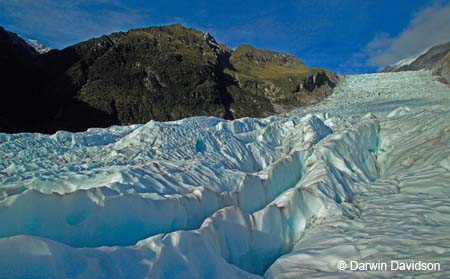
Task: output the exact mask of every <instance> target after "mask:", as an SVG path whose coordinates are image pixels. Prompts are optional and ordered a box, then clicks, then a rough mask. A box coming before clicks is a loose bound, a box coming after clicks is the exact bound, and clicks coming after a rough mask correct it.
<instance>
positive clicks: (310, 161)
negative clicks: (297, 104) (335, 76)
mask: <svg viewBox="0 0 450 279" xmlns="http://www.w3.org/2000/svg"><path fill="white" fill-rule="evenodd" d="M449 100H450V90H449V89H448V88H447V87H445V86H444V85H442V84H440V83H437V82H436V81H434V79H433V77H432V75H431V73H430V72H426V71H420V72H407V73H406V72H400V73H388V74H373V75H359V76H348V77H345V78H344V79H343V80H342V81H341V83H340V84H339V85H338V87H337V89H336V91H335V92H334V94H333V95H332V96H331V97H330V98H328V99H326V100H325V101H324V102H322V103H320V104H318V105H317V106H314V107H311V108H308V109H302V110H297V111H294V112H292V113H290V114H289V115H285V116H277V117H269V118H266V119H251V118H244V119H239V120H235V121H225V120H221V119H216V118H208V117H196V118H189V119H185V120H181V121H176V122H169V123H159V122H149V123H147V124H145V125H134V126H126V127H111V128H108V129H91V130H89V131H87V132H84V133H75V134H73V133H67V132H58V133H56V134H54V135H41V134H15V135H6V134H0V158H1V159H0V169H1V171H0V220H2V222H1V223H2V225H0V237H1V238H0V257H1V259H2V260H0V277H1V278H3V277H6V278H9V277H13V278H261V277H266V278H310V277H314V276H316V277H326V276H331V277H342V278H349V277H352V276H354V277H355V278H358V277H361V276H364V274H363V275H362V274H361V273H351V272H350V271H348V272H347V271H343V272H341V271H338V270H337V269H336V262H337V261H338V260H350V259H357V260H361V261H362V260H376V259H385V258H386V259H406V258H408V259H416V258H417V260H420V259H423V258H426V257H430V259H431V258H432V257H434V259H436V260H440V261H442V262H445V261H447V262H448V256H446V255H447V254H448V251H449V247H450V226H449V225H450V223H449V222H448V220H450V216H448V215H449V214H450V209H449V207H448V205H447V203H448V200H449V198H450V197H449V195H450V188H449V186H450V184H449V182H448V181H450V180H449V178H450V175H449V174H448V173H449V170H450V159H449V158H450V146H449V145H450V122H448V121H446V119H449V117H450V106H449V104H450V102H449ZM437 227H438V228H439V229H435V228H437ZM405 247H408V249H405ZM445 272H446V271H445V270H444V271H441V273H439V274H427V275H429V276H436V278H443V277H446V274H447V273H445ZM371 275H372V276H373V275H374V274H373V273H372V274H371ZM376 275H377V276H381V277H383V276H384V277H386V278H391V277H393V276H403V275H404V276H411V274H408V273H403V274H391V273H380V274H376ZM438 275H439V276H438ZM447 276H450V274H447Z"/></svg>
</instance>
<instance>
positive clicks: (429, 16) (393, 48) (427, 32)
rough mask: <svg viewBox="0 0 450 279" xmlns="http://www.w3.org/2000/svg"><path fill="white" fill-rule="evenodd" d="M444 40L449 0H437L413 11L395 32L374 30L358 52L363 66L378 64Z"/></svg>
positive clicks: (448, 31) (449, 31)
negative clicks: (391, 33) (419, 9)
mask: <svg viewBox="0 0 450 279" xmlns="http://www.w3.org/2000/svg"><path fill="white" fill-rule="evenodd" d="M447 41H450V3H447V4H445V5H443V4H441V3H437V4H435V5H433V6H431V7H428V8H426V9H424V10H422V11H420V12H419V13H417V14H416V15H415V16H414V18H413V19H412V20H411V22H410V23H409V25H408V27H407V28H406V29H404V30H403V31H402V32H401V33H400V34H399V35H398V36H394V37H391V36H389V35H388V34H386V33H380V34H377V35H376V36H375V37H374V38H373V40H372V41H370V42H369V43H368V44H367V45H366V47H365V48H364V49H363V51H362V54H363V56H365V57H366V65H367V66H375V67H379V68H381V67H384V66H387V65H390V64H393V63H395V62H397V61H399V60H401V59H404V58H407V57H411V56H414V55H417V54H419V53H421V52H422V51H424V50H426V49H427V48H429V47H431V46H433V45H436V44H439V43H443V42H447ZM360 56H361V55H360Z"/></svg>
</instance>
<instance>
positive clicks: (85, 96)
mask: <svg viewBox="0 0 450 279" xmlns="http://www.w3.org/2000/svg"><path fill="white" fill-rule="evenodd" d="M2 30H3V29H2ZM3 31H4V30H3ZM5 32H6V31H4V32H3V33H5ZM3 33H2V34H3ZM6 33H7V34H11V33H8V32H6ZM11 36H12V35H9V37H8V39H5V40H2V41H1V42H0V45H1V46H0V47H2V49H4V48H5V45H8V43H6V42H9V44H14V42H15V44H18V45H20V48H15V47H13V48H11V47H10V48H9V49H12V50H13V51H19V50H20V51H21V52H23V54H20V53H15V54H14V55H8V56H7V57H15V59H16V60H23V61H24V62H23V63H22V64H23V65H26V66H24V67H26V68H27V70H28V69H32V72H35V73H34V74H31V73H28V74H23V73H25V72H26V71H15V72H13V73H12V74H11V75H12V77H11V78H16V79H20V80H22V83H23V84H29V85H27V86H26V87H24V88H14V87H11V86H9V85H8V84H4V88H3V90H2V92H7V93H6V95H7V96H9V97H8V98H6V102H4V104H5V106H8V107H9V108H10V109H9V112H8V113H2V114H0V120H1V121H0V125H2V123H11V124H8V125H6V124H5V125H3V126H2V127H1V131H6V132H17V131H38V132H54V131H56V130H61V129H62V130H71V131H80V130H85V129H87V128H89V127H105V126H110V125H117V124H130V123H145V122H147V121H149V120H159V121H168V120H176V119H180V118H185V117H190V116H196V115H209V116H217V117H223V118H227V119H233V118H239V117H244V116H252V117H263V116H267V115H270V114H273V113H275V112H278V111H282V110H285V109H289V108H292V107H295V106H300V105H306V104H310V103H313V102H317V101H319V100H321V99H322V98H324V97H325V96H326V95H327V94H329V92H330V91H331V90H330V89H331V88H332V87H333V86H334V80H335V78H336V76H335V75H334V74H333V73H331V72H329V71H325V70H319V69H311V68H309V67H307V66H305V65H304V64H303V63H302V62H301V61H300V60H298V59H297V58H295V57H293V56H291V55H287V54H280V53H276V52H271V51H264V50H258V49H255V48H253V47H250V46H240V47H238V48H237V49H236V51H232V50H231V49H229V48H227V47H226V46H224V45H222V44H219V43H217V41H216V40H215V39H214V38H213V37H212V36H211V35H210V34H209V33H204V32H200V31H197V30H193V29H188V28H185V27H183V26H181V25H171V26H163V27H151V28H144V29H135V30H130V31H128V32H119V33H113V34H110V35H107V36H102V37H99V38H94V39H90V40H88V41H85V42H82V43H79V44H76V45H73V46H70V47H68V48H65V49H63V50H51V51H49V52H48V53H44V54H41V55H37V54H38V53H37V52H36V51H35V50H34V49H33V48H31V47H30V46H29V45H28V44H27V43H25V42H24V41H23V40H22V39H20V38H19V37H18V36H15V37H14V38H12V37H11ZM15 49H16V50H15ZM2 53H4V52H3V51H2ZM19 64H20V63H19V62H17V61H16V62H14V61H9V62H7V63H6V62H4V61H3V60H1V66H2V69H7V68H10V67H16V66H17V65H19ZM24 81H26V82H24ZM29 87H33V88H34V89H33V90H31V91H30V88H29ZM8 94H9V95H8ZM31 94H32V95H33V96H34V97H33V98H30V95H31ZM13 95H14V96H17V98H16V99H14V98H12V97H11V96H13ZM11 98H12V99H14V101H13V102H11V100H12V99H11ZM28 99H29V100H32V102H31V103H30V104H32V106H33V107H34V108H33V109H32V110H31V111H32V114H31V115H30V114H29V113H30V108H29V105H26V106H23V105H22V102H24V103H27V102H28V101H22V100H28ZM25 107H27V109H25ZM11 111H14V112H15V113H12V114H10V112H11ZM17 115H26V116H27V117H24V118H23V119H22V120H21V121H20V123H18V122H17V121H16V120H15V119H16V118H17ZM26 118H33V119H29V120H27V119H26ZM16 122H17V123H16ZM11 127H12V128H11Z"/></svg>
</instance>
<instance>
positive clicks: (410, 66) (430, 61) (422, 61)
mask: <svg viewBox="0 0 450 279" xmlns="http://www.w3.org/2000/svg"><path fill="white" fill-rule="evenodd" d="M449 54H450V42H448V43H444V44H440V45H436V46H433V47H431V48H429V49H428V50H426V51H425V52H423V53H422V54H420V55H419V56H417V57H413V58H407V59H404V60H401V61H399V62H397V63H395V64H393V65H391V66H388V67H386V68H384V69H383V70H382V72H399V71H418V70H423V69H428V70H433V72H434V73H435V74H436V76H437V77H438V79H439V80H440V81H442V82H445V83H450V74H449V72H450V67H449V65H450V55H449Z"/></svg>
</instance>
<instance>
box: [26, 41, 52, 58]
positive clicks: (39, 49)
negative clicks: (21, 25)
mask: <svg viewBox="0 0 450 279" xmlns="http://www.w3.org/2000/svg"><path fill="white" fill-rule="evenodd" d="M26 41H27V42H28V43H29V44H30V45H31V46H32V47H33V48H34V49H35V50H36V51H37V52H39V53H40V54H44V53H47V52H49V51H50V50H51V48H49V47H47V46H45V45H44V44H42V43H41V42H39V41H38V40H33V39H27V40H26Z"/></svg>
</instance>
